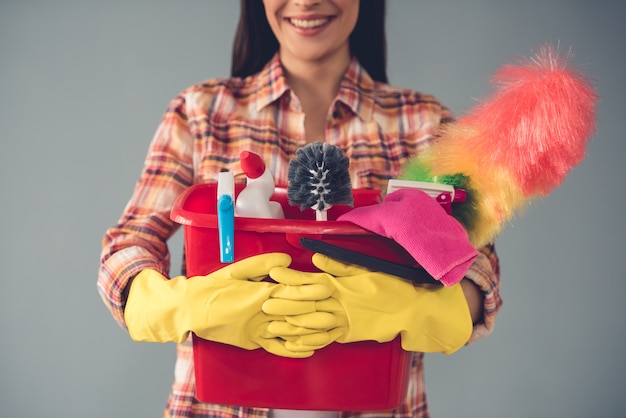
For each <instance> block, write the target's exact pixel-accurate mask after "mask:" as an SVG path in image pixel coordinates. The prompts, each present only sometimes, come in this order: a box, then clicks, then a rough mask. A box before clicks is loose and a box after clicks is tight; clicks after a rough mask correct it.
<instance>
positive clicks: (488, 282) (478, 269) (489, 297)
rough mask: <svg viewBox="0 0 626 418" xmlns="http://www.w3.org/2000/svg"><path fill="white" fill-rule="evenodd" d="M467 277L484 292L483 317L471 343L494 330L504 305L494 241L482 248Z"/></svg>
mask: <svg viewBox="0 0 626 418" xmlns="http://www.w3.org/2000/svg"><path fill="white" fill-rule="evenodd" d="M465 277H467V278H468V279H470V280H471V281H473V282H474V283H476V285H477V286H478V288H479V289H480V290H481V291H482V293H483V317H482V320H481V321H479V322H477V323H476V324H474V330H473V332H472V336H471V337H470V339H469V341H468V343H470V344H471V343H472V342H474V341H476V340H478V339H480V338H482V337H484V336H486V335H488V334H490V333H491V332H492V331H493V328H494V325H495V319H496V315H497V313H498V311H499V310H500V307H501V306H502V299H501V298H500V262H499V259H498V254H497V253H496V249H495V245H494V244H493V243H492V244H488V245H486V246H484V247H483V248H481V249H480V251H479V255H478V257H477V258H476V260H475V261H474V263H473V264H472V266H471V267H470V269H469V270H468V272H467V273H466V275H465Z"/></svg>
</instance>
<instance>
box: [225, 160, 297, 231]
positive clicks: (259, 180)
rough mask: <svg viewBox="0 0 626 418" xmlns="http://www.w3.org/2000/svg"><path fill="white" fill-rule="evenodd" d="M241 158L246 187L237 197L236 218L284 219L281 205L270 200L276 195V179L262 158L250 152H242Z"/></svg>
mask: <svg viewBox="0 0 626 418" xmlns="http://www.w3.org/2000/svg"><path fill="white" fill-rule="evenodd" d="M239 157H240V160H241V168H242V169H243V172H244V173H245V175H246V187H245V188H244V189H243V190H242V191H241V192H240V193H239V196H237V200H236V202H235V216H241V217H247V218H266V219H268V218H273V219H284V218H285V214H284V213H283V208H282V206H281V205H280V203H278V202H274V201H271V200H270V198H271V197H272V195H273V194H274V186H275V184H274V178H273V177H272V174H271V173H270V172H269V170H267V168H266V167H265V163H264V162H263V160H262V159H261V157H259V156H258V155H257V154H255V153H253V152H250V151H242V152H241V154H239Z"/></svg>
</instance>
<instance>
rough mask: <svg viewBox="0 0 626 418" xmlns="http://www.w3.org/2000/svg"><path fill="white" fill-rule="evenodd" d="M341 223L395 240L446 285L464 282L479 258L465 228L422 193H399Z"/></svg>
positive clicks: (345, 216) (350, 214) (343, 217)
mask: <svg viewBox="0 0 626 418" xmlns="http://www.w3.org/2000/svg"><path fill="white" fill-rule="evenodd" d="M337 220H338V221H348V222H352V223H353V224H356V225H358V226H360V227H361V228H364V229H367V230H368V231H371V232H373V233H375V234H378V235H382V236H384V237H387V238H391V239H393V240H394V241H395V242H397V243H398V244H400V245H401V246H402V247H404V249H406V250H407V252H408V253H409V254H411V256H413V258H414V259H415V261H417V262H418V263H419V264H420V265H421V266H422V267H423V268H424V269H425V270H426V271H427V272H428V273H429V274H430V275H431V276H433V277H434V278H435V279H437V280H439V281H440V282H441V283H443V284H444V285H445V286H452V285H453V284H456V283H458V282H459V281H461V279H463V277H464V276H465V273H466V272H467V270H468V269H469V267H470V265H471V264H472V262H473V261H474V259H476V257H477V256H478V251H477V250H476V248H474V246H473V245H472V244H471V243H470V241H469V239H468V236H467V231H466V230H465V229H464V228H463V226H462V225H461V224H460V223H459V222H458V221H457V220H456V219H454V218H453V217H452V216H450V215H448V214H447V213H446V212H445V210H444V209H443V208H442V207H441V205H440V204H439V203H438V202H437V201H436V200H435V199H433V198H432V197H431V196H429V195H428V194H426V193H424V192H423V191H421V190H417V189H400V190H396V191H394V192H393V193H390V194H388V195H387V196H385V199H384V200H383V202H382V203H380V204H377V205H371V206H362V207H358V208H356V209H353V210H351V211H349V212H347V213H345V214H343V215H341V216H340V217H339V218H337Z"/></svg>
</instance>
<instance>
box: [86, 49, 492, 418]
mask: <svg viewBox="0 0 626 418" xmlns="http://www.w3.org/2000/svg"><path fill="white" fill-rule="evenodd" d="M451 118H452V115H451V114H450V112H449V111H448V110H447V109H446V108H445V107H443V106H442V105H441V104H440V103H439V102H438V101H437V100H436V99H435V98H434V97H432V96H428V95H424V94H420V93H417V92H414V91H409V90H401V89H398V88H394V87H392V86H389V85H387V84H384V83H379V82H375V81H373V80H372V79H371V78H370V76H369V75H368V74H367V72H366V71H365V70H364V69H363V68H362V67H361V66H360V65H359V63H358V62H357V61H356V60H353V61H352V62H351V64H350V66H349V68H348V70H347V72H346V74H345V76H344V78H343V80H342V82H341V85H340V88H339V92H338V93H337V97H336V98H335V100H334V102H333V103H332V106H331V108H330V109H329V112H328V116H327V123H326V131H325V134H326V137H325V141H326V142H328V143H331V144H334V145H337V146H338V147H340V148H341V149H342V150H343V151H344V152H345V154H346V155H347V156H348V158H349V159H350V175H351V179H352V182H353V184H352V186H353V188H375V189H379V190H384V188H385V187H386V183H387V180H388V179H389V178H392V177H396V176H398V175H399V174H400V173H401V169H402V166H403V164H404V163H405V162H406V161H407V159H408V158H410V157H411V156H412V155H415V154H417V153H419V152H420V150H422V149H424V147H426V146H428V144H429V142H430V141H431V140H432V138H433V136H434V133H435V132H436V130H437V128H438V126H439V125H440V124H441V123H445V122H446V121H449V120H451ZM305 144H306V138H305V132H304V113H303V112H302V108H301V105H300V101H299V99H298V97H297V96H296V95H295V94H294V93H293V91H291V90H290V88H289V86H288V85H287V82H286V80H285V77H284V75H283V72H282V67H281V65H280V62H279V59H278V56H275V57H274V58H273V59H272V60H271V61H270V62H269V63H268V64H267V65H266V66H265V68H264V69H263V70H262V71H260V72H259V73H258V74H256V75H253V76H250V77H247V78H245V79H239V78H225V79H215V80H210V81H207V82H205V83H202V84H198V85H195V86H192V87H190V88H188V89H186V90H185V91H183V92H182V93H181V94H180V95H178V96H177V97H176V98H175V99H174V100H172V102H171V103H170V105H169V107H168V109H167V111H166V113H165V115H164V116H163V119H162V122H161V124H160V126H159V128H158V130H157V132H156V134H155V136H154V139H153V140H152V142H151V145H150V148H149V151H148V155H147V157H146V160H145V165H144V168H143V171H142V173H141V176H140V179H139V181H138V182H137V184H136V186H135V190H134V193H133V195H132V197H131V199H130V201H129V202H128V205H127V206H126V208H125V210H124V213H123V214H122V216H121V218H120V220H119V222H118V224H117V225H116V226H115V227H112V228H110V229H109V230H108V231H107V232H106V235H105V236H104V239H103V250H102V255H101V267H100V271H99V276H98V291H99V293H100V295H101V296H102V299H103V300H104V302H105V304H106V305H107V307H108V308H109V310H110V311H111V313H112V314H113V317H114V318H115V319H116V321H117V322H118V323H119V324H120V325H121V326H122V327H125V324H124V304H125V295H124V292H123V290H124V289H125V287H126V284H127V283H128V280H129V279H130V278H131V277H133V276H134V275H136V274H137V273H138V272H139V271H141V270H142V269H145V268H153V269H156V270H158V271H160V272H162V273H163V274H164V275H166V276H167V275H168V272H169V268H170V263H169V262H170V258H169V252H168V248H167V244H166V243H167V240H168V239H169V238H170V237H171V236H172V234H173V233H174V232H175V230H176V229H177V227H178V225H176V224H175V223H174V222H172V221H171V220H170V218H169V214H170V210H171V209H172V206H173V203H174V200H175V199H176V197H177V196H178V195H179V194H180V193H181V192H182V191H183V190H185V189H186V188H187V187H189V186H190V185H192V184H196V183H207V182H214V181H216V179H217V174H218V173H219V172H220V171H221V170H222V169H227V170H229V171H232V172H234V173H235V178H236V179H238V181H240V182H243V181H244V179H245V177H244V175H243V173H242V171H241V168H240V166H239V153H240V152H241V151H243V150H248V151H251V152H254V153H256V154H259V155H262V156H263V158H264V159H265V162H266V164H267V165H268V167H269V169H270V170H271V172H272V174H273V176H274V178H275V179H276V183H277V184H283V185H285V184H286V183H287V171H288V165H289V161H290V160H291V159H292V158H294V156H295V152H296V150H297V149H299V148H301V147H303V146H304V145H305ZM467 276H468V277H469V278H470V279H471V280H473V281H474V282H476V284H477V285H478V286H479V287H480V288H481V289H482V290H483V292H484V296H485V297H484V319H483V321H482V322H481V323H480V324H477V325H476V326H475V327H474V332H473V335H472V337H471V340H470V341H474V340H476V339H478V338H480V337H482V336H484V335H486V334H488V333H489V332H490V331H491V330H492V328H493V323H494V317H495V315H496V312H497V311H498V308H499V307H500V305H501V300H500V298H499V294H498V287H499V281H500V279H499V265H498V257H497V255H496V253H495V251H494V250H493V247H486V248H484V249H482V251H481V255H480V256H479V257H478V259H477V260H476V262H475V263H474V264H473V266H472V267H471V269H470V270H469V272H468V274H467ZM177 352H178V356H177V362H176V366H175V378H174V383H173V386H172V391H171V393H170V396H169V399H168V403H167V410H166V416H170V417H205V418H208V417H266V416H267V414H268V411H267V409H262V408H238V407H232V406H219V405H209V404H203V403H200V402H198V401H197V400H196V399H195V397H194V392H195V391H194V388H195V386H194V373H193V355H192V346H191V344H190V341H187V342H186V343H184V344H180V345H179V346H178V350H177ZM422 362H423V355H421V354H417V355H415V356H414V362H413V366H412V369H411V379H410V385H409V392H408V395H407V398H406V401H405V402H404V403H403V404H402V405H401V406H400V407H399V408H398V409H396V410H394V411H389V412H380V411H377V412H372V413H365V412H350V413H342V415H341V416H342V417H344V418H345V417H377V418H384V417H397V418H416V417H422V418H423V417H428V410H427V405H426V400H425V392H424V383H423V377H422Z"/></svg>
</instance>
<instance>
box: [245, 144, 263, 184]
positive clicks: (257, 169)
mask: <svg viewBox="0 0 626 418" xmlns="http://www.w3.org/2000/svg"><path fill="white" fill-rule="evenodd" d="M239 159H240V160H241V168H242V169H243V172H244V173H245V174H246V177H248V178H251V179H256V178H259V177H261V176H262V175H263V173H264V172H265V163H264V162H263V160H262V159H261V157H259V156H258V155H257V154H255V153H253V152H250V151H242V152H241V154H239Z"/></svg>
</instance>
